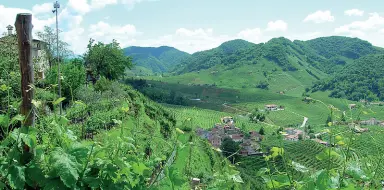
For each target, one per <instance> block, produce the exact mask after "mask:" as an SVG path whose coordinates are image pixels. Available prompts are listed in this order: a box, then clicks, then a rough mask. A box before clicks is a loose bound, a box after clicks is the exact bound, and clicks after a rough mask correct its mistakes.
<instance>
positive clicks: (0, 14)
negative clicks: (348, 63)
mask: <svg viewBox="0 0 384 190" xmlns="http://www.w3.org/2000/svg"><path fill="white" fill-rule="evenodd" d="M18 13H32V11H31V10H27V9H19V8H8V7H5V6H3V5H0V18H1V19H0V35H1V34H2V33H4V32H6V30H7V29H6V26H8V25H12V26H13V25H14V24H15V18H16V15H17V14H18ZM54 23H55V19H54V17H52V18H48V19H38V18H36V17H35V16H34V15H32V24H33V33H35V32H38V31H42V30H43V29H44V26H45V25H47V26H50V25H52V24H54Z"/></svg>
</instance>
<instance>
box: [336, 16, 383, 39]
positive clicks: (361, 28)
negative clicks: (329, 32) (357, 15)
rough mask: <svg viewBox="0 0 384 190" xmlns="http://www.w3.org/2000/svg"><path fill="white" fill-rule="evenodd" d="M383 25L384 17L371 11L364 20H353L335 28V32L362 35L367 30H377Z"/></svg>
mask: <svg viewBox="0 0 384 190" xmlns="http://www.w3.org/2000/svg"><path fill="white" fill-rule="evenodd" d="M381 26H384V17H382V16H380V15H379V14H378V13H371V14H370V16H369V18H368V19H367V20H365V21H354V22H352V23H350V24H346V25H343V26H340V27H338V28H335V30H334V32H335V33H336V34H346V35H349V36H355V37H363V36H365V35H366V33H367V32H374V33H375V32H377V29H378V28H379V27H381Z"/></svg>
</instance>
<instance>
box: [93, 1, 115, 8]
mask: <svg viewBox="0 0 384 190" xmlns="http://www.w3.org/2000/svg"><path fill="white" fill-rule="evenodd" d="M113 4H117V0H92V1H91V7H92V8H94V9H100V8H104V7H105V6H107V5H113Z"/></svg>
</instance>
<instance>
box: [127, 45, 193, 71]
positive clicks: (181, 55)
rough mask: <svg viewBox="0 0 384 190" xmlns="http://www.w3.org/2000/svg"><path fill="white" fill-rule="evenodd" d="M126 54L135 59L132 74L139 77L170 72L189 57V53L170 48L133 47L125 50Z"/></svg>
mask: <svg viewBox="0 0 384 190" xmlns="http://www.w3.org/2000/svg"><path fill="white" fill-rule="evenodd" d="M124 54H125V55H126V56H131V57H132V58H133V63H134V64H135V68H134V69H133V70H132V71H130V72H131V73H133V74H138V75H151V74H154V73H163V72H168V71H169V70H170V69H172V68H174V67H175V66H176V65H178V64H180V62H181V61H182V60H183V59H185V58H187V57H189V54H188V53H186V52H183V51H180V50H177V49H175V48H173V47H168V46H160V47H137V46H132V47H128V48H125V49H124Z"/></svg>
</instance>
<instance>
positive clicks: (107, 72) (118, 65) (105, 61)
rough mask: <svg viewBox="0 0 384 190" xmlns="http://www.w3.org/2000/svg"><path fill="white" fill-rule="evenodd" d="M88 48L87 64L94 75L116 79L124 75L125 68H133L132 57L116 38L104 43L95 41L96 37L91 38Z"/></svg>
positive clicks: (85, 59)
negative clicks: (124, 50) (125, 51)
mask: <svg viewBox="0 0 384 190" xmlns="http://www.w3.org/2000/svg"><path fill="white" fill-rule="evenodd" d="M87 48H88V50H87V52H86V53H85V54H84V61H85V66H86V67H87V68H88V69H90V70H91V71H92V74H93V75H96V76H97V75H100V76H104V77H105V78H107V79H109V80H116V79H119V78H120V77H122V76H123V75H124V72H125V69H127V68H128V69H130V68H132V58H131V57H127V56H125V55H124V52H123V50H122V49H121V47H120V45H119V43H117V41H116V40H112V42H111V43H109V44H104V43H102V42H97V43H95V40H94V39H90V40H89V44H88V46H87Z"/></svg>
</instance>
